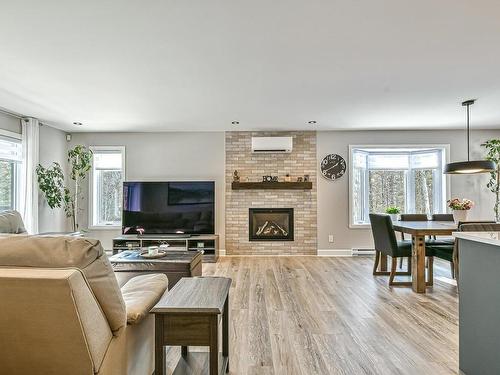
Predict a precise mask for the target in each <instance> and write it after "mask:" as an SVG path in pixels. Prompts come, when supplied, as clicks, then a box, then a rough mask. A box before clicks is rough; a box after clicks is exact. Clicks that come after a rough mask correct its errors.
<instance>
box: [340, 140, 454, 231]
mask: <svg viewBox="0 0 500 375" xmlns="http://www.w3.org/2000/svg"><path fill="white" fill-rule="evenodd" d="M370 148H373V149H402V148H403V149H404V148H422V149H430V148H441V149H443V150H444V158H445V160H444V162H442V166H443V167H444V165H445V164H447V163H449V161H450V145H449V144H421V143H420V144H390V145H387V144H382V145H349V228H351V229H365V228H370V224H369V223H366V224H358V223H354V222H353V212H352V210H353V207H354V194H353V193H352V179H353V171H354V168H353V162H352V152H353V150H354V149H370ZM411 171H412V170H411V169H410V173H411ZM441 178H442V182H443V183H444V185H442V191H441V192H440V193H441V194H439V195H438V197H435V199H438V200H442V201H443V204H444V203H445V202H446V200H448V199H449V197H450V191H451V190H450V176H449V175H445V174H441ZM409 189H410V190H413V189H411V186H410V187H409ZM367 194H368V189H365V195H367ZM411 194H414V192H412V191H409V193H408V194H407V195H411ZM408 203H409V204H410V205H411V204H412V203H413V202H411V200H410V202H408ZM363 204H364V206H365V210H366V209H367V207H366V206H367V205H368V197H367V196H365V197H364V202H363ZM443 209H446V205H443Z"/></svg>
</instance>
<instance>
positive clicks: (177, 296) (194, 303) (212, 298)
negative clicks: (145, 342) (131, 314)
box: [151, 277, 231, 375]
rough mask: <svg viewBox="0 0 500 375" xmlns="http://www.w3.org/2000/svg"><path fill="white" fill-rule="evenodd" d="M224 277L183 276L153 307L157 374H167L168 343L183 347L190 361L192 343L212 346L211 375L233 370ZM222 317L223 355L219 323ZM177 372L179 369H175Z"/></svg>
mask: <svg viewBox="0 0 500 375" xmlns="http://www.w3.org/2000/svg"><path fill="white" fill-rule="evenodd" d="M230 287H231V279H229V278H224V277H190V278H182V279H181V280H180V281H179V282H178V283H177V284H176V285H175V286H174V287H173V288H172V289H171V290H170V291H167V292H165V294H164V295H163V297H162V298H161V299H160V301H159V302H158V303H157V304H156V306H155V307H153V309H152V310H151V312H152V313H154V314H155V375H163V374H165V351H164V346H167V345H168V346H175V345H177V346H181V347H182V350H181V353H182V357H183V359H184V360H186V361H187V362H189V357H190V354H189V353H188V346H189V345H191V346H208V347H209V374H210V375H216V374H217V375H220V374H224V373H225V372H227V371H229V288H230ZM221 320H222V355H220V353H219V322H220V321H221ZM175 373H176V374H177V373H178V371H176V372H175Z"/></svg>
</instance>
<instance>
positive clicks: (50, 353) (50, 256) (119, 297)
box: [0, 236, 168, 375]
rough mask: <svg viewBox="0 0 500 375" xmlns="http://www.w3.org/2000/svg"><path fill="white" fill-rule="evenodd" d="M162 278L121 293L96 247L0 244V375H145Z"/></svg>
mask: <svg viewBox="0 0 500 375" xmlns="http://www.w3.org/2000/svg"><path fill="white" fill-rule="evenodd" d="M167 284H168V280H167V277H166V276H165V275H163V274H159V275H146V276H139V277H135V278H133V279H131V280H129V281H128V282H127V283H126V284H125V285H124V286H123V287H122V288H121V289H120V288H119V287H118V284H117V281H116V278H115V275H114V273H113V270H112V268H111V265H110V263H109V260H108V258H107V256H106V254H105V253H104V251H103V248H102V246H101V244H100V243H99V241H97V240H91V239H85V238H74V237H30V236H23V237H9V238H1V239H0V373H2V374H9V375H21V374H23V375H25V374H26V375H27V374H30V375H32V374H37V375H45V374H47V375H49V374H50V375H69V374H71V375H79V374H82V375H83V374H85V375H90V374H99V375H108V374H116V375H149V374H152V373H153V371H154V317H153V316H152V315H151V314H149V310H150V309H151V308H152V306H154V305H155V303H156V302H157V301H158V299H159V298H160V297H161V296H162V294H163V293H164V291H165V290H166V288H167Z"/></svg>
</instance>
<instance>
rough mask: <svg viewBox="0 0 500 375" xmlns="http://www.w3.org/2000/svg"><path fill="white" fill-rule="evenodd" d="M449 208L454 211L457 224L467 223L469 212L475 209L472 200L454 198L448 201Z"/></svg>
mask: <svg viewBox="0 0 500 375" xmlns="http://www.w3.org/2000/svg"><path fill="white" fill-rule="evenodd" d="M448 207H449V208H451V209H452V210H453V219H454V220H455V223H456V224H458V223H460V222H464V221H467V214H468V213H469V210H470V209H471V208H472V207H474V202H473V201H471V200H470V199H465V198H464V199H460V198H453V199H450V200H449V201H448Z"/></svg>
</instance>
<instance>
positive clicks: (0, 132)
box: [0, 129, 24, 211]
mask: <svg viewBox="0 0 500 375" xmlns="http://www.w3.org/2000/svg"><path fill="white" fill-rule="evenodd" d="M0 136H2V137H5V138H12V139H14V140H17V141H19V142H20V143H21V146H22V140H23V136H22V134H19V133H15V132H11V131H9V130H4V129H0ZM6 161H11V160H6ZM23 163H24V161H22V162H18V163H17V165H16V168H15V170H14V181H13V183H14V186H13V197H12V198H13V209H14V210H17V211H19V210H20V199H21V190H22V189H21V184H22V183H23V182H22V179H21V176H22V168H23Z"/></svg>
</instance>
